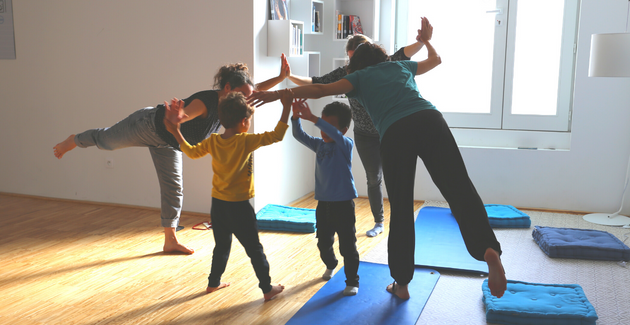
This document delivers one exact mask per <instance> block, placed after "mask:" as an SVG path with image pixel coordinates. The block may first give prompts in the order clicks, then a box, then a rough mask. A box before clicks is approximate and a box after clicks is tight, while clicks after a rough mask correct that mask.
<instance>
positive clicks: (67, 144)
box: [53, 134, 77, 159]
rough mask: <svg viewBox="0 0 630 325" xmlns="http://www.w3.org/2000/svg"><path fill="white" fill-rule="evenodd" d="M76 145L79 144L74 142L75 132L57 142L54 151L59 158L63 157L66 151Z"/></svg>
mask: <svg viewBox="0 0 630 325" xmlns="http://www.w3.org/2000/svg"><path fill="white" fill-rule="evenodd" d="M76 147H77V145H76V144H75V143H74V134H72V135H70V136H69V137H68V138H67V139H65V140H63V141H61V142H59V143H57V145H56V146H54V147H53V151H54V153H55V157H57V159H61V157H63V155H64V154H65V153H66V152H68V151H70V150H72V149H74V148H76Z"/></svg>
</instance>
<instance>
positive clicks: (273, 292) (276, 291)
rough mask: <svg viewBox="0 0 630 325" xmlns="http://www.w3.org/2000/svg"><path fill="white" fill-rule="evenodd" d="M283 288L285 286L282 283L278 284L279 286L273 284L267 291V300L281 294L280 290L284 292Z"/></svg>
mask: <svg viewBox="0 0 630 325" xmlns="http://www.w3.org/2000/svg"><path fill="white" fill-rule="evenodd" d="M282 290H284V286H283V285H281V284H278V285H277V286H272V287H271V291H269V292H267V293H265V295H264V296H265V301H269V300H271V299H273V297H275V296H276V295H277V294H279V293H280V292H282Z"/></svg>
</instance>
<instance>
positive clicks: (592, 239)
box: [532, 226, 630, 261]
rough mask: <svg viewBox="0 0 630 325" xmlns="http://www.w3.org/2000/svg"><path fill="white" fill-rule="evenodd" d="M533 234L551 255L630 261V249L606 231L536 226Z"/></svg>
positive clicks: (541, 246) (542, 247)
mask: <svg viewBox="0 0 630 325" xmlns="http://www.w3.org/2000/svg"><path fill="white" fill-rule="evenodd" d="M532 236H533V237H534V240H535V241H536V243H538V246H540V248H541V249H542V250H543V252H545V254H547V255H549V257H562V258H582V259H589V260H609V261H620V260H624V261H628V260H630V248H628V246H626V245H625V244H624V243H623V242H622V241H621V240H619V239H618V238H617V237H615V236H614V235H613V234H611V233H608V232H605V231H600V230H593V229H572V228H554V227H541V226H536V227H535V228H534V231H533V232H532Z"/></svg>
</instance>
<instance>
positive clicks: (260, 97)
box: [247, 79, 354, 106]
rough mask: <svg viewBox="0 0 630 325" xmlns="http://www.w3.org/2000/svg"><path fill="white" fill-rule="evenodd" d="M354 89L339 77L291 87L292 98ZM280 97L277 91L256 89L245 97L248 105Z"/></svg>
mask: <svg viewBox="0 0 630 325" xmlns="http://www.w3.org/2000/svg"><path fill="white" fill-rule="evenodd" d="M353 89H354V87H353V86H352V84H351V83H350V81H348V80H346V79H341V80H339V81H336V82H333V83H330V84H316V85H307V86H300V87H295V88H291V90H292V91H293V97H294V98H322V97H324V96H332V95H340V94H345V93H349V92H351V91H352V90H353ZM278 99H280V94H279V92H275V91H273V92H269V91H256V92H254V93H253V94H252V95H251V96H249V97H248V98H247V101H248V103H249V104H250V105H255V106H261V105H263V104H265V103H269V102H273V101H276V100H278Z"/></svg>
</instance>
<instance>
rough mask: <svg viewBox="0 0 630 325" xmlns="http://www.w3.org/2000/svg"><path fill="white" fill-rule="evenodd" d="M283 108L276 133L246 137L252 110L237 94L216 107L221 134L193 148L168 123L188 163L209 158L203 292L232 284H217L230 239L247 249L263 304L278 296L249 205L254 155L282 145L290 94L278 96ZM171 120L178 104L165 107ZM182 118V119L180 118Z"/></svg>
mask: <svg viewBox="0 0 630 325" xmlns="http://www.w3.org/2000/svg"><path fill="white" fill-rule="evenodd" d="M279 93H280V94H281V100H282V105H283V110H282V116H281V117H280V121H279V122H278V125H277V126H276V128H275V129H274V130H273V131H271V132H265V133H260V134H252V133H247V130H249V127H250V125H251V121H252V116H253V114H254V107H253V106H250V105H249V104H247V99H246V98H245V96H244V95H243V94H241V93H238V92H232V93H230V94H228V95H227V96H226V97H225V98H224V99H222V100H221V101H220V102H219V120H220V121H221V125H223V127H224V128H225V132H224V133H223V134H218V133H213V134H212V135H211V136H210V137H208V138H207V139H205V140H203V141H202V142H200V143H198V144H196V145H192V146H191V145H190V144H188V142H186V140H185V139H184V138H183V137H182V135H181V132H180V131H179V124H177V125H175V124H171V123H166V121H165V124H166V128H167V129H168V131H169V132H171V133H172V134H173V135H174V136H175V139H176V140H177V142H178V143H179V145H180V148H181V150H182V152H184V153H185V154H186V155H187V156H188V157H190V158H192V159H197V158H200V157H203V156H205V155H207V154H210V155H211V156H212V171H213V172H214V176H213V178H212V207H211V210H210V215H211V217H212V230H213V233H214V241H215V247H214V251H213V254H212V269H211V271H210V276H209V277H208V288H207V289H206V292H208V293H211V292H214V291H216V290H219V289H222V288H225V287H227V286H229V285H230V283H224V282H221V275H223V272H224V271H225V267H226V265H227V261H228V258H229V256H230V247H231V245H232V234H234V236H236V238H237V239H238V241H239V242H240V243H241V245H243V248H245V252H246V253H247V256H249V257H250V259H251V262H252V265H253V267H254V272H255V273H256V277H258V281H259V284H258V286H259V287H260V289H261V290H262V292H263V295H264V297H265V300H270V299H272V298H273V297H274V296H276V295H277V294H279V293H280V292H282V290H284V286H283V285H281V284H279V285H275V286H272V285H271V277H270V276H269V263H268V262H267V257H266V256H265V253H264V251H263V246H262V245H261V244H260V240H259V238H258V227H257V225H256V213H255V212H254V209H253V208H252V206H251V204H250V203H249V199H251V198H252V197H254V175H253V166H252V155H251V153H252V151H254V150H256V149H258V148H260V147H262V146H266V145H270V144H272V143H275V142H278V141H282V139H283V137H284V134H285V132H286V130H287V128H288V127H289V126H288V125H287V122H288V120H289V112H290V110H291V102H292V101H293V93H292V92H291V91H290V90H282V91H279ZM165 105H166V109H167V110H168V111H169V114H173V115H177V114H180V112H181V111H182V109H183V103H182V101H180V100H177V99H173V100H172V101H171V105H168V103H165ZM181 114H183V113H181Z"/></svg>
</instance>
